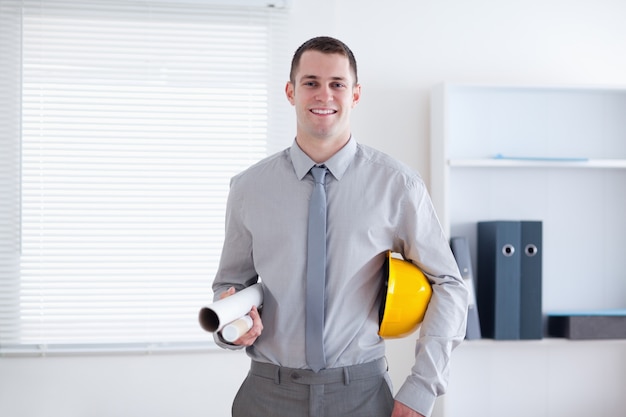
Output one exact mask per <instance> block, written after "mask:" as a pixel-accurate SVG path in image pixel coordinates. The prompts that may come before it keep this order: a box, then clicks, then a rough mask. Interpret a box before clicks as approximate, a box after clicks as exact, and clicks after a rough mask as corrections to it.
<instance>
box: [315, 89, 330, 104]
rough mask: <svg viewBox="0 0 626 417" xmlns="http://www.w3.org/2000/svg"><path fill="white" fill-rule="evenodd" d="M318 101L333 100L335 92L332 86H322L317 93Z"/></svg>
mask: <svg viewBox="0 0 626 417" xmlns="http://www.w3.org/2000/svg"><path fill="white" fill-rule="evenodd" d="M315 99H316V100H317V101H321V102H324V103H327V102H329V101H332V100H333V92H332V89H331V88H330V86H321V87H320V88H319V90H318V91H317V94H316V95H315Z"/></svg>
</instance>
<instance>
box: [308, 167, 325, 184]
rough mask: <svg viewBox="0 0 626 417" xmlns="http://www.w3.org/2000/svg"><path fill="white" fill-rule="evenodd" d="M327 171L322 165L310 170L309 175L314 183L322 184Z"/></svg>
mask: <svg viewBox="0 0 626 417" xmlns="http://www.w3.org/2000/svg"><path fill="white" fill-rule="evenodd" d="M326 172H327V169H326V167H325V166H324V165H321V166H317V165H316V166H314V167H313V168H311V174H312V175H313V179H314V180H315V182H316V183H319V184H324V177H325V176H326Z"/></svg>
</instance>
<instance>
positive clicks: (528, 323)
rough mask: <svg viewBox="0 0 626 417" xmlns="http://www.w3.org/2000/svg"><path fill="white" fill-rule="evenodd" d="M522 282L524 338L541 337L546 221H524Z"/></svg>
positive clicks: (521, 301)
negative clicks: (543, 222)
mask: <svg viewBox="0 0 626 417" xmlns="http://www.w3.org/2000/svg"><path fill="white" fill-rule="evenodd" d="M521 227H522V242H521V248H522V250H523V252H522V254H521V258H522V262H521V281H520V308H521V311H520V338H521V339H541V338H542V336H543V313H542V302H541V298H542V290H541V289H542V258H543V244H542V223H541V222H540V221H522V222H521Z"/></svg>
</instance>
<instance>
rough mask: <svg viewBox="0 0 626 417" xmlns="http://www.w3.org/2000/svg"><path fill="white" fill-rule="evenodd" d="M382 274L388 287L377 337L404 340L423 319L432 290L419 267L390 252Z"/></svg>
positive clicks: (386, 287)
mask: <svg viewBox="0 0 626 417" xmlns="http://www.w3.org/2000/svg"><path fill="white" fill-rule="evenodd" d="M383 271H384V275H385V276H384V278H385V287H384V288H383V291H384V294H383V300H382V303H381V305H380V311H379V319H380V329H379V330H378V334H379V335H380V336H381V337H384V338H387V339H391V338H397V337H403V336H406V335H408V334H411V333H412V332H414V331H415V329H417V327H418V326H419V325H420V323H421V322H422V320H424V315H425V314H426V308H427V307H428V303H429V302H430V297H431V295H432V292H433V290H432V288H431V287H430V283H429V282H428V279H427V278H426V276H425V275H424V273H423V272H422V271H420V269H419V268H418V267H417V266H415V265H414V264H412V263H411V262H408V261H405V260H402V259H398V258H394V257H392V256H391V251H388V252H387V258H386V259H385V265H384V266H383Z"/></svg>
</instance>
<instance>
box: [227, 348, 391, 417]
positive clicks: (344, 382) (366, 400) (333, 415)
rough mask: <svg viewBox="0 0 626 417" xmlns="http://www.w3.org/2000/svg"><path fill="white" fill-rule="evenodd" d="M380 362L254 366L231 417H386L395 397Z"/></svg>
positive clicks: (256, 363) (236, 400) (235, 402)
mask: <svg viewBox="0 0 626 417" xmlns="http://www.w3.org/2000/svg"><path fill="white" fill-rule="evenodd" d="M387 378H388V376H387V363H386V360H385V359H384V358H382V359H379V360H377V361H374V362H369V363H366V364H362V365H354V366H348V367H345V368H334V369H326V370H321V371H319V372H318V373H315V372H313V371H308V370H302V369H291V368H282V367H279V366H276V365H271V364H266V363H259V362H254V361H253V362H252V365H251V367H250V372H249V373H248V376H247V377H246V379H245V380H244V382H243V384H242V385H241V388H240V389H239V392H238V393H237V395H236V396H235V401H234V403H233V409H232V415H233V417H389V416H391V412H392V410H393V395H392V393H391V389H390V387H389V384H388V383H387Z"/></svg>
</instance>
